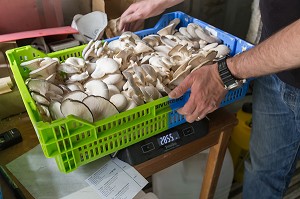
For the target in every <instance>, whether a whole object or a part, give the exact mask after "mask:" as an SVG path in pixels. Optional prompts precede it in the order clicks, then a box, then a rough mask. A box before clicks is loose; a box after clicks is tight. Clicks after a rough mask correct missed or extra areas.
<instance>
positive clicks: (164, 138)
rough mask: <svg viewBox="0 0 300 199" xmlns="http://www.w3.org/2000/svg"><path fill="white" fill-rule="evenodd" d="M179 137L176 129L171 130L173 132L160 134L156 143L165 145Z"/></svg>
mask: <svg viewBox="0 0 300 199" xmlns="http://www.w3.org/2000/svg"><path fill="white" fill-rule="evenodd" d="M179 138H180V137H179V134H178V132H177V131H175V132H173V133H169V134H167V135H164V136H161V137H159V138H158V139H157V141H158V144H159V146H163V145H166V144H169V143H171V142H173V141H175V140H178V139H179Z"/></svg>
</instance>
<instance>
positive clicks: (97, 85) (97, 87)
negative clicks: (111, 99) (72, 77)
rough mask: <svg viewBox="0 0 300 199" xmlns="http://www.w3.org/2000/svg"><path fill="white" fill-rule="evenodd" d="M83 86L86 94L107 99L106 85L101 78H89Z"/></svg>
mask: <svg viewBox="0 0 300 199" xmlns="http://www.w3.org/2000/svg"><path fill="white" fill-rule="evenodd" d="M83 87H84V88H85V90H86V91H85V92H86V93H87V94H88V95H95V96H101V97H103V98H105V99H108V96H109V95H108V87H107V85H106V84H105V83H104V82H103V81H102V80H99V79H92V80H89V81H87V82H86V83H85V84H84V85H83Z"/></svg>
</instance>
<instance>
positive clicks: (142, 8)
mask: <svg viewBox="0 0 300 199" xmlns="http://www.w3.org/2000/svg"><path fill="white" fill-rule="evenodd" d="M183 1H184V0H141V1H138V2H136V3H134V4H132V5H130V6H129V7H128V8H127V10H125V12H124V13H123V14H122V15H121V17H120V24H119V30H120V31H132V32H134V31H137V28H138V27H140V25H141V24H142V23H143V22H144V20H145V19H147V18H150V17H154V16H157V15H160V14H162V13H163V12H164V11H165V10H166V9H167V8H169V7H172V6H174V5H176V4H179V3H181V2H183Z"/></svg>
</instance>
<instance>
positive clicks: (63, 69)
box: [57, 63, 80, 74]
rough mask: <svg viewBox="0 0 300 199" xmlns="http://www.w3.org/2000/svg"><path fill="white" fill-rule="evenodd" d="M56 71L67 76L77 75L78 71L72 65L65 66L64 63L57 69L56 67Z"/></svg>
mask: <svg viewBox="0 0 300 199" xmlns="http://www.w3.org/2000/svg"><path fill="white" fill-rule="evenodd" d="M57 70H58V71H61V72H64V73H67V74H74V73H79V72H80V69H79V68H77V67H74V66H72V65H69V64H66V63H61V64H60V65H59V66H58V67H57Z"/></svg>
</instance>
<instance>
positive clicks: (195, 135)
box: [116, 118, 208, 166]
mask: <svg viewBox="0 0 300 199" xmlns="http://www.w3.org/2000/svg"><path fill="white" fill-rule="evenodd" d="M207 133H208V119H207V118H204V119H202V120H200V121H195V122H193V123H187V122H186V123H183V124H181V125H178V126H176V127H173V128H171V129H168V130H166V131H164V132H162V133H159V134H157V135H155V136H152V137H150V138H147V139H145V140H143V141H140V142H138V143H136V144H133V145H131V146H129V147H127V148H125V149H122V150H120V151H118V153H117V155H116V156H117V157H118V158H119V159H120V160H123V161H124V162H127V163H128V164H130V165H132V166H134V165H138V164H141V163H143V162H145V161H147V160H150V159H152V158H154V157H157V156H159V155H162V154H164V153H166V152H168V151H170V150H173V149H176V148H178V147H180V146H183V145H185V144H188V143H190V142H192V141H195V140H197V139H199V138H202V137H203V136H205V135H206V134H207Z"/></svg>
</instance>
